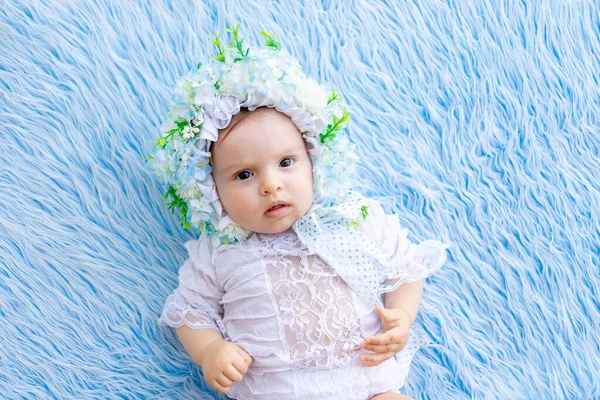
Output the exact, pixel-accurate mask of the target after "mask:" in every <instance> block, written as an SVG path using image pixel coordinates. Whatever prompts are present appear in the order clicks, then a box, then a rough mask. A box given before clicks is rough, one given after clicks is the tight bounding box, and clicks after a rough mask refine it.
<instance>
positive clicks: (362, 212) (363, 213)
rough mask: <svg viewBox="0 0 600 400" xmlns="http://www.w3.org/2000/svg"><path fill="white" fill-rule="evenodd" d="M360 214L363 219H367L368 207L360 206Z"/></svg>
mask: <svg viewBox="0 0 600 400" xmlns="http://www.w3.org/2000/svg"><path fill="white" fill-rule="evenodd" d="M360 213H361V215H362V217H363V219H367V216H368V215H369V207H368V206H362V207H361V208H360Z"/></svg>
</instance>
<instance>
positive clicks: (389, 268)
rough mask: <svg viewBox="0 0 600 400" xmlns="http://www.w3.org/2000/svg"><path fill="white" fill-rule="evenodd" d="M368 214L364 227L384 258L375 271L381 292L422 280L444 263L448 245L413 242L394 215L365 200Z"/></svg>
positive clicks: (431, 242) (434, 242)
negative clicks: (378, 268)
mask: <svg viewBox="0 0 600 400" xmlns="http://www.w3.org/2000/svg"><path fill="white" fill-rule="evenodd" d="M366 201H367V205H368V207H369V208H368V211H369V215H368V216H367V218H366V220H365V228H364V229H365V230H366V232H365V233H366V234H367V235H368V236H367V237H369V238H370V239H371V240H373V241H374V242H375V243H376V244H377V245H378V246H379V249H380V251H381V253H382V255H383V256H384V257H385V258H386V260H387V261H388V262H387V263H386V265H385V266H382V270H380V271H379V276H380V279H381V283H380V288H381V292H382V293H385V292H391V291H393V290H395V289H397V288H398V287H399V286H400V285H402V284H403V283H410V282H416V281H418V280H421V279H424V278H426V277H428V276H430V275H432V274H433V273H434V272H436V271H437V270H438V269H440V268H441V266H442V265H443V264H444V263H445V262H446V258H447V255H446V249H448V248H449V247H451V245H449V244H446V243H443V242H440V241H438V240H425V241H423V242H421V243H418V244H415V243H413V242H411V241H410V240H409V239H408V238H407V235H408V229H406V228H404V227H402V226H401V225H400V221H399V219H398V215H396V214H386V213H385V212H384V210H383V208H382V207H381V205H380V204H379V203H378V202H377V201H375V200H374V199H366Z"/></svg>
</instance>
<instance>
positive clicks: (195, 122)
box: [192, 113, 204, 126]
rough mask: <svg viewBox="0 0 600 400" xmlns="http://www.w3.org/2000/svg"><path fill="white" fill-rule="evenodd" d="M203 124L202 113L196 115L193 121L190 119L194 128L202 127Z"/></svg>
mask: <svg viewBox="0 0 600 400" xmlns="http://www.w3.org/2000/svg"><path fill="white" fill-rule="evenodd" d="M203 122H204V114H203V113H198V114H196V116H195V117H194V119H192V125H194V126H199V125H202V123H203Z"/></svg>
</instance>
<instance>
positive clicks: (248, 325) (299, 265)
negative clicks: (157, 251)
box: [160, 198, 446, 400]
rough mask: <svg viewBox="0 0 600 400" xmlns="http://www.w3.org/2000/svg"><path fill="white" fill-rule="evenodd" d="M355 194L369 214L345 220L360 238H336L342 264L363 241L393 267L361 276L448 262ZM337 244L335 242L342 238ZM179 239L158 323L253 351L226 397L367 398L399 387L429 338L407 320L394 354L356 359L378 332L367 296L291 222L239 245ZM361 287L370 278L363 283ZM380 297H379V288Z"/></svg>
mask: <svg viewBox="0 0 600 400" xmlns="http://www.w3.org/2000/svg"><path fill="white" fill-rule="evenodd" d="M361 201H364V203H365V205H366V206H368V208H369V210H370V212H369V215H368V216H367V217H366V218H365V219H364V220H363V221H362V223H361V224H360V226H359V227H351V228H349V229H358V230H359V231H360V232H361V234H362V238H363V241H362V243H359V246H344V248H345V250H346V252H347V253H350V254H352V255H351V256H349V257H350V260H347V257H344V261H346V260H347V261H346V263H347V264H348V265H354V263H353V261H352V258H353V257H358V258H362V257H363V255H362V251H361V250H362V248H369V247H373V251H374V250H375V249H377V250H380V251H381V254H382V258H385V260H386V261H388V262H389V264H391V265H392V266H393V267H394V268H393V269H390V268H386V269H383V264H378V266H379V267H380V268H382V269H381V270H378V271H375V272H376V274H369V276H372V278H371V279H372V280H373V281H383V282H387V281H399V282H400V285H396V286H401V283H408V282H414V281H417V280H419V279H424V278H426V277H428V276H430V275H431V274H432V273H434V272H435V271H437V270H438V269H439V268H440V267H441V266H442V264H443V263H444V262H445V261H446V253H445V252H444V251H443V250H444V249H445V247H444V246H443V244H442V243H438V242H435V241H431V240H429V241H426V242H423V243H420V244H419V245H418V246H417V245H415V244H414V243H412V242H411V241H410V240H408V239H407V238H406V231H407V229H406V228H403V227H402V226H401V225H400V223H399V221H398V217H397V216H396V215H386V214H385V212H384V211H383V209H382V207H381V206H380V205H379V204H378V203H377V202H376V201H374V200H372V199H363V198H361ZM350 204H351V205H352V204H353V202H351V201H350ZM340 221H341V222H344V220H340ZM295 225H297V224H295ZM341 234H342V235H344V234H343V233H341ZM343 237H346V238H349V239H351V238H352V235H348V234H345V235H344V236H343ZM322 239H323V238H319V237H317V239H316V241H319V240H322ZM325 240H326V239H325ZM311 242H312V241H311ZM327 244H328V243H327V241H325V245H327ZM337 244H338V245H340V246H343V245H342V241H338V242H337ZM350 244H352V242H350ZM186 247H187V249H188V254H189V258H188V260H187V261H186V262H185V263H184V264H183V266H182V267H181V269H180V271H179V286H178V287H177V289H176V290H175V292H174V293H173V294H172V295H170V296H169V297H168V298H167V300H166V303H165V307H164V310H163V314H162V316H161V319H160V322H161V323H162V324H166V325H169V326H172V327H180V326H183V325H187V326H189V327H191V328H194V329H198V328H213V329H216V330H218V331H220V332H221V334H222V335H223V337H224V338H225V339H226V340H230V341H231V342H232V343H235V344H237V345H239V346H240V347H241V348H242V349H244V350H245V351H246V352H247V353H248V354H250V356H252V358H253V359H254V361H253V364H252V365H251V366H250V368H249V369H248V371H247V372H246V374H245V375H244V379H243V380H242V381H241V382H235V383H234V384H233V386H232V387H231V390H230V391H229V392H228V393H227V395H228V396H230V397H232V398H234V399H238V400H292V399H293V400H304V399H314V400H326V399H327V400H328V399H347V400H367V399H368V398H369V397H370V396H372V395H375V394H377V393H383V392H387V391H392V390H394V391H397V390H398V389H399V388H401V387H402V386H403V384H404V380H405V378H406V375H407V374H408V371H409V366H410V362H411V360H412V358H413V356H414V354H415V352H416V351H417V350H418V349H419V348H420V347H421V346H422V345H423V344H424V343H425V342H426V341H427V338H426V337H425V336H424V335H423V334H422V333H421V334H419V333H416V332H418V327H411V331H410V337H409V341H408V343H407V344H406V345H405V347H404V348H403V349H402V351H400V352H399V353H398V354H397V355H396V356H395V357H394V358H391V359H389V360H387V361H385V362H384V363H382V364H380V365H379V366H376V367H363V366H362V364H361V362H360V360H359V359H358V356H359V354H362V353H365V352H367V351H365V350H363V349H361V348H360V343H361V342H362V341H363V340H365V339H366V338H368V337H371V336H374V335H376V334H379V333H382V332H383V329H382V328H383V325H382V323H381V320H380V319H379V317H378V316H377V314H376V313H375V308H374V306H373V304H371V298H370V296H364V295H363V292H361V291H360V287H357V286H350V285H349V283H350V282H347V281H345V280H344V279H343V278H342V277H341V276H340V275H339V274H338V273H336V271H335V270H334V269H332V268H331V266H330V265H329V264H328V263H327V262H326V261H325V260H324V258H323V256H322V254H321V253H320V252H318V251H317V252H315V251H311V250H310V249H309V248H308V247H307V246H306V245H305V244H304V243H302V241H301V240H300V238H299V236H298V235H297V233H296V231H295V230H294V229H292V228H290V229H288V230H287V231H285V232H282V233H279V234H271V235H269V234H254V235H253V236H252V237H251V238H250V239H249V240H247V241H245V242H243V243H239V244H229V245H224V246H220V247H217V248H216V249H214V248H213V245H212V244H211V239H210V238H209V237H201V238H200V239H199V240H194V241H189V242H187V243H186ZM324 247H326V246H324ZM361 247H362V248H361ZM417 247H419V248H420V253H422V254H429V258H430V260H429V262H427V263H424V262H423V261H422V260H420V259H418V258H417V257H415V256H414V254H413V253H414V249H415V248H417ZM371 252H372V251H371ZM367 273H368V271H367V270H366V268H365V271H364V274H365V276H367ZM365 285H368V286H370V285H369V284H368V283H367V282H366V281H365ZM379 297H380V298H379V303H380V304H381V303H382V300H383V294H382V293H379Z"/></svg>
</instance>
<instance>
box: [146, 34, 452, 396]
mask: <svg viewBox="0 0 600 400" xmlns="http://www.w3.org/2000/svg"><path fill="white" fill-rule="evenodd" d="M237 30H238V27H234V28H233V29H232V30H230V31H229V32H231V33H232V36H233V42H231V43H228V44H227V46H225V48H223V47H222V46H221V43H220V41H219V36H216V35H215V38H214V41H215V44H216V45H217V48H218V50H219V54H218V55H216V56H214V57H213V58H214V61H213V62H212V63H210V64H208V65H206V66H202V65H199V66H198V68H196V69H194V70H192V71H191V72H190V74H188V76H186V77H185V78H184V79H183V80H181V81H180V82H179V85H178V87H177V89H176V92H175V95H174V103H173V105H172V107H171V110H170V114H169V120H168V122H167V123H166V124H165V125H163V137H162V138H161V139H159V140H157V146H156V152H155V154H154V155H152V156H151V157H149V160H150V163H151V166H152V168H153V169H154V170H155V171H156V172H157V173H159V174H160V176H161V178H162V180H163V182H165V183H167V184H169V192H168V193H167V196H168V195H170V196H171V197H172V198H173V201H172V202H171V204H170V205H171V208H173V207H175V206H178V207H180V208H181V210H182V212H181V215H182V217H183V218H182V220H183V222H184V226H186V227H190V226H194V227H196V228H197V229H198V233H199V236H200V237H199V239H198V240H191V241H189V242H187V243H186V248H187V250H188V253H189V258H188V260H187V261H186V262H185V263H184V264H183V266H182V267H181V268H180V271H179V286H178V287H177V289H176V290H175V291H174V293H173V294H171V295H170V296H169V297H168V298H167V301H166V303H165V307H164V309H163V313H162V316H161V318H160V323H161V324H165V325H168V326H171V327H174V328H176V332H177V336H178V337H179V339H180V341H181V343H182V344H183V346H184V348H185V349H186V351H187V352H188V353H189V354H190V356H191V357H192V359H193V360H194V361H195V362H196V363H198V364H199V365H200V367H201V368H202V372H203V374H204V378H205V379H206V381H207V382H208V383H209V384H210V385H211V386H212V387H213V388H214V389H215V390H217V391H219V392H222V393H227V395H228V396H229V397H231V398H234V399H240V400H245V399H261V400H263V399H267V400H268V399H356V400H366V399H403V398H404V399H406V398H407V397H406V396H403V395H401V394H400V392H399V389H400V388H401V387H402V386H403V385H404V380H405V378H406V376H407V374H408V370H409V366H410V363H411V360H412V358H413V355H414V354H415V352H416V351H417V350H418V349H419V347H421V346H422V345H423V344H424V342H425V337H424V335H423V334H422V333H419V332H418V331H417V329H415V327H414V326H413V323H414V321H415V318H416V314H417V311H418V308H419V304H420V301H421V295H422V289H423V282H424V278H425V277H427V276H429V275H430V274H432V273H433V272H435V271H436V270H437V269H439V268H440V267H441V265H442V264H443V263H444V261H445V259H446V254H445V249H447V248H448V247H449V246H448V245H446V244H444V243H441V242H439V241H434V240H428V241H424V242H422V243H420V244H418V245H416V244H414V243H411V242H410V241H409V240H408V239H407V238H406V236H407V230H406V229H404V228H402V227H401V226H400V224H399V221H398V218H397V216H396V215H394V214H386V213H385V212H384V210H383V208H382V207H381V205H380V204H378V203H377V202H376V201H374V200H372V199H367V198H365V197H363V196H362V195H360V194H359V193H358V192H356V191H352V190H350V186H351V176H352V175H351V172H352V165H353V163H354V161H355V155H354V152H353V146H352V145H351V144H350V143H349V141H348V140H347V139H346V137H345V135H344V132H343V130H342V129H341V128H342V125H343V124H344V123H346V122H347V119H348V114H347V111H346V109H343V111H342V109H341V107H340V104H341V100H340V99H339V96H338V95H337V93H336V92H335V90H334V91H332V92H331V95H330V96H327V95H326V91H324V89H323V88H322V87H321V86H320V85H318V84H317V83H316V82H315V81H313V80H311V79H309V78H307V77H306V76H305V75H304V74H303V73H302V72H301V68H300V67H299V65H298V64H297V61H295V60H294V59H293V58H292V57H291V56H290V55H289V54H288V53H286V52H285V51H283V50H281V48H280V46H279V43H278V42H276V41H275V40H274V39H273V37H272V36H271V35H269V34H267V33H264V32H262V34H263V36H265V37H266V38H267V42H266V45H267V47H268V49H253V48H251V49H244V48H243V46H242V41H243V40H240V39H239V37H238V33H237ZM167 196H166V197H167ZM166 197H165V198H166Z"/></svg>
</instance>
